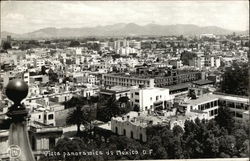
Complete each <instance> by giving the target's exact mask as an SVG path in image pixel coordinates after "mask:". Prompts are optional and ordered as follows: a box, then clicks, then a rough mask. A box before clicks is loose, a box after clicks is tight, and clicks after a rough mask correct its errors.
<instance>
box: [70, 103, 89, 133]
mask: <svg viewBox="0 0 250 161" xmlns="http://www.w3.org/2000/svg"><path fill="white" fill-rule="evenodd" d="M84 121H85V120H84V114H83V112H82V110H81V107H80V106H77V107H76V110H74V111H73V112H71V113H70V114H69V115H68V116H67V118H66V123H67V124H69V125H76V126H77V133H76V135H77V136H80V133H81V129H80V127H81V124H82V123H83V122H84Z"/></svg>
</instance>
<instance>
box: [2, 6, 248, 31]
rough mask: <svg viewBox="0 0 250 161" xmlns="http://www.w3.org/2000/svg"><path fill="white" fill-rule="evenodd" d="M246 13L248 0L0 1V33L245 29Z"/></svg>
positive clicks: (246, 26) (246, 23) (246, 22)
mask: <svg viewBox="0 0 250 161" xmlns="http://www.w3.org/2000/svg"><path fill="white" fill-rule="evenodd" d="M30 13H32V14H30ZM248 14H249V4H248V1H229V2H226V1H219V2H212V1H205V2H204V1H199V2H198V1H177V2H173V1H154V2H153V1H151V2H149V1H108V2H100V1H98V2H96V1H88V2H86V1H85V2H84V1H82V2H79V1H73V2H69V1H65V2H62V1H60V2H58V1H50V2H48V1H46V2H45V1H43V2H31V1H29V2H27V1H26V2H24V1H22V2H20V1H8V2H1V32H2V31H8V32H13V33H18V34H23V33H27V32H32V31H35V30H38V29H42V28H46V27H56V28H81V27H95V26H105V25H112V24H116V23H136V24H138V25H147V24H152V23H153V24H159V25H175V24H193V25H198V26H218V27H221V28H225V29H229V30H237V31H245V30H247V29H248V28H249V19H248Z"/></svg>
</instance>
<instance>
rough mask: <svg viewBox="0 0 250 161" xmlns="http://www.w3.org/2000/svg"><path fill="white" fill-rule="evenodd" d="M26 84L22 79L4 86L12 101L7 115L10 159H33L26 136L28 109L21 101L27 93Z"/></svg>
mask: <svg viewBox="0 0 250 161" xmlns="http://www.w3.org/2000/svg"><path fill="white" fill-rule="evenodd" d="M28 89H29V88H28V85H27V84H26V83H25V82H24V81H22V80H12V81H10V82H9V84H8V85H7V87H6V95H7V97H8V98H9V99H10V100H11V101H13V102H14V104H13V105H12V106H11V107H10V108H9V110H8V112H7V116H8V117H10V118H11V124H10V128H9V156H10V160H13V161H14V160H18V161H35V159H34V156H33V153H32V150H31V147H30V142H29V138H28V131H27V126H26V124H27V122H26V118H27V116H28V111H27V109H26V108H25V106H24V105H22V104H21V101H22V100H23V99H24V98H25V97H26V96H27V95H28Z"/></svg>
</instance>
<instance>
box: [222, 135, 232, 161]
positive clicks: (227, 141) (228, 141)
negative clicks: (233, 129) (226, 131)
mask: <svg viewBox="0 0 250 161" xmlns="http://www.w3.org/2000/svg"><path fill="white" fill-rule="evenodd" d="M219 142H220V147H219V148H220V153H225V154H227V155H229V156H231V157H232V156H234V155H235V153H236V147H235V145H236V139H235V137H234V136H232V135H225V136H222V137H220V138H219Z"/></svg>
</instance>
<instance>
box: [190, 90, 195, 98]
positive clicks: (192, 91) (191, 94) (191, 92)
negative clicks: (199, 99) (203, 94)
mask: <svg viewBox="0 0 250 161" xmlns="http://www.w3.org/2000/svg"><path fill="white" fill-rule="evenodd" d="M188 97H191V99H196V94H195V91H194V89H190V90H189V92H188Z"/></svg>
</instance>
